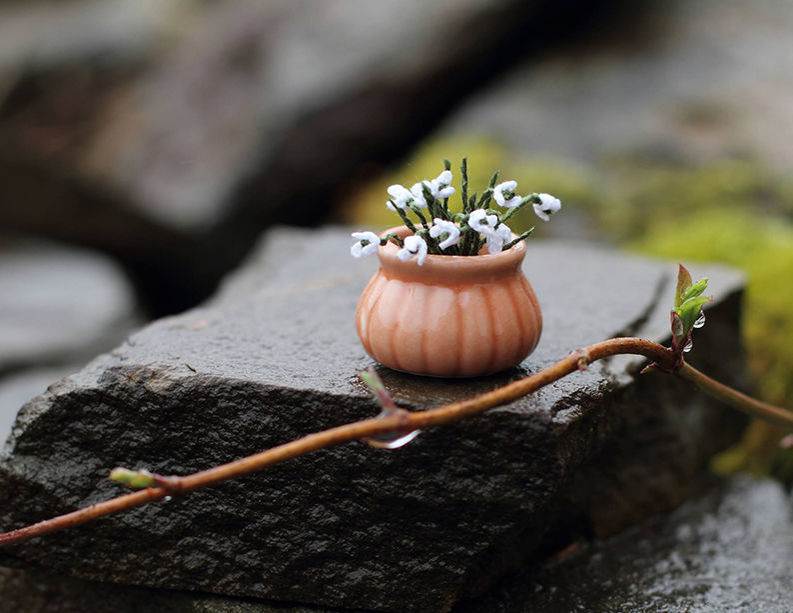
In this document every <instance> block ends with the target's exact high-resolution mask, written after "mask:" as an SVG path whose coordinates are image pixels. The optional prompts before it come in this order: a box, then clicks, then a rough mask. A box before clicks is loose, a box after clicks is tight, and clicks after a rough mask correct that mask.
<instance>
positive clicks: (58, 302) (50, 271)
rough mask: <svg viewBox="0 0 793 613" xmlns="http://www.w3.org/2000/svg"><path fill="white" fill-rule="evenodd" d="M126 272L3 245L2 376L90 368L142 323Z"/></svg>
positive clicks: (26, 244) (35, 247)
mask: <svg viewBox="0 0 793 613" xmlns="http://www.w3.org/2000/svg"><path fill="white" fill-rule="evenodd" d="M136 310H137V309H136V301H135V297H134V294H133V290H132V287H131V285H130V284H129V282H128V281H127V279H126V277H125V276H124V273H123V272H122V271H121V270H120V269H119V267H118V266H117V265H115V264H114V263H113V262H111V261H110V260H109V259H108V258H106V257H105V256H103V255H100V254H96V253H91V252H88V251H85V250H83V249H76V248H65V247H60V246H56V245H54V244H48V243H43V242H34V241H6V242H2V241H0V373H2V372H4V371H8V370H10V369H12V368H20V367H25V366H43V365H58V364H61V365H63V364H74V363H85V362H87V361H88V360H89V359H91V358H92V357H94V356H96V354H97V353H99V352H102V351H107V350H109V349H110V348H112V347H113V346H114V345H116V344H117V343H119V342H120V341H121V340H122V339H123V338H124V337H125V336H126V335H127V334H128V333H129V331H130V330H131V329H132V328H133V327H134V326H135V325H136V324H137V323H138V322H139V319H138V316H137V314H136Z"/></svg>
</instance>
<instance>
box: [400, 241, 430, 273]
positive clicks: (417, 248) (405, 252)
mask: <svg viewBox="0 0 793 613" xmlns="http://www.w3.org/2000/svg"><path fill="white" fill-rule="evenodd" d="M414 256H416V258H417V259H416V261H417V263H418V265H419V266H421V265H422V264H424V260H425V259H426V257H427V243H426V242H424V239H423V238H421V237H420V236H416V235H415V234H411V235H410V236H407V237H405V246H404V247H403V248H402V249H400V250H399V251H398V252H397V257H398V258H399V259H400V260H402V261H403V262H407V261H408V260H409V259H411V258H413V257H414Z"/></svg>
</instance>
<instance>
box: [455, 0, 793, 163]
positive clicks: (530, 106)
mask: <svg viewBox="0 0 793 613" xmlns="http://www.w3.org/2000/svg"><path fill="white" fill-rule="evenodd" d="M635 17H636V19H632V20H629V21H627V22H626V27H624V28H621V29H620V28H609V29H606V28H603V29H601V30H600V31H599V32H597V33H593V35H592V36H591V37H590V40H589V41H588V44H586V45H584V46H583V47H582V46H577V47H573V48H568V49H561V50H559V51H557V52H556V53H554V54H550V55H548V56H547V57H546V58H544V59H543V60H542V61H536V58H531V59H528V60H526V61H524V63H523V66H522V67H521V68H519V69H517V70H515V71H513V72H511V73H510V74H508V75H507V76H506V77H505V78H503V79H502V80H501V82H500V83H498V84H497V85H496V86H495V87H493V88H490V89H489V90H488V91H485V92H482V93H481V94H477V95H476V96H475V97H474V98H473V100H472V101H471V102H470V103H468V104H466V105H465V106H464V107H463V109H462V110H461V111H460V112H459V113H457V114H456V115H455V116H454V117H453V118H452V119H450V121H449V122H448V124H447V130H448V132H451V133H457V134H462V135H464V136H467V135H470V134H471V133H472V132H473V133H475V134H485V135H488V136H489V137H491V138H495V139H498V140H500V141H502V142H504V143H507V144H509V145H511V146H513V147H514V148H515V149H516V150H520V151H523V152H525V153H531V154H540V155H546V156H547V155H556V156H561V157H564V158H573V159H578V160H585V161H587V162H598V161H600V160H601V159H602V158H603V156H609V155H613V154H615V153H624V152H626V151H628V152H630V151H636V150H639V151H651V152H659V153H660V152H666V153H667V155H668V154H672V155H673V156H674V157H675V158H680V157H682V158H683V159H691V158H693V159H712V158H714V157H715V158H723V156H724V155H725V153H735V152H738V153H742V154H749V155H751V156H754V157H756V158H758V159H760V160H761V161H762V162H763V163H764V164H766V165H768V166H769V167H771V168H775V169H778V170H779V171H781V172H787V171H788V169H789V168H790V166H791V164H793V147H792V146H791V141H790V139H789V138H788V137H787V133H786V132H785V131H784V130H780V129H779V127H780V126H790V125H791V124H792V123H793V107H792V106H791V105H790V104H787V102H786V101H787V100H789V99H790V96H791V95H793V54H791V53H790V38H789V32H790V29H791V27H793V10H791V6H790V3H788V2H786V0H761V1H759V2H753V3H751V4H747V3H746V2H742V1H741V0H726V1H723V0H696V1H691V2H671V3H664V5H663V7H661V6H659V7H656V8H655V9H653V10H645V11H641V12H639V13H638V14H637V15H635Z"/></svg>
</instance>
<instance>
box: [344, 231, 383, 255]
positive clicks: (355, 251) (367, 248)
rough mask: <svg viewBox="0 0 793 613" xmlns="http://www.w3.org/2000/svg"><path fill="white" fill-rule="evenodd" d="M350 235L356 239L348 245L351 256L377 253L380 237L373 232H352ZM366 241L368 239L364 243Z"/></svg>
mask: <svg viewBox="0 0 793 613" xmlns="http://www.w3.org/2000/svg"><path fill="white" fill-rule="evenodd" d="M352 237H353V238H354V239H355V240H356V241H357V242H356V243H354V244H353V246H352V247H350V253H351V254H352V257H354V258H360V257H363V256H366V255H374V254H375V253H377V248H378V247H379V246H380V237H379V236H377V234H375V233H374V232H353V233H352ZM366 241H368V244H366V245H364V242H366Z"/></svg>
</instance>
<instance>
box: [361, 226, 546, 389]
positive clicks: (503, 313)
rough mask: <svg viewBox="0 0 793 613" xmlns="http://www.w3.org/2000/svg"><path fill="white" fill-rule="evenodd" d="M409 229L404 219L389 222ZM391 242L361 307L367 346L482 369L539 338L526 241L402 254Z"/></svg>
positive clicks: (380, 353)
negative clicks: (493, 250) (474, 250)
mask: <svg viewBox="0 0 793 613" xmlns="http://www.w3.org/2000/svg"><path fill="white" fill-rule="evenodd" d="M389 232H394V233H396V234H399V235H400V236H402V237H404V236H406V235H408V233H409V232H408V230H407V228H405V227H404V226H401V227H398V228H392V229H390V230H386V231H385V232H384V233H383V234H384V235H385V234H386V233H389ZM398 251H399V248H398V247H397V246H396V245H395V244H393V243H391V242H389V243H388V244H387V245H385V246H384V247H381V248H380V250H379V251H378V257H379V258H380V269H379V270H378V271H377V273H375V275H374V277H372V279H371V280H370V281H369V284H368V285H367V286H366V289H364V291H363V294H361V299H360V300H359V302H358V308H357V309H356V311H355V323H356V326H357V328H358V336H360V338H361V343H363V346H364V349H366V352H367V353H368V354H369V355H370V356H372V357H373V358H374V359H375V360H377V361H378V362H380V363H381V364H384V365H385V366H388V367H390V368H393V369H395V370H401V371H405V372H410V373H414V374H419V375H432V376H435V377H476V376H480V375H488V374H492V373H495V372H499V371H501V370H504V369H506V368H509V367H511V366H515V365H517V364H519V363H520V362H521V361H523V359H524V358H525V357H526V356H527V355H529V354H530V353H531V352H532V351H533V350H534V348H535V347H536V346H537V342H538V341H539V340H540V333H541V332H542V315H541V313H540V306H539V304H538V303H537V298H536V297H535V295H534V291H533V290H532V288H531V285H529V281H528V280H527V279H526V277H525V275H524V274H523V272H522V270H521V262H522V261H523V257H524V256H525V255H526V245H525V243H524V242H520V243H518V244H517V245H515V246H514V247H512V248H511V249H509V250H508V251H503V252H501V253H498V254H492V255H491V254H485V255H478V256H453V255H428V256H427V259H426V260H425V262H424V265H423V266H419V265H418V263H417V262H416V260H415V259H412V260H408V261H407V262H402V261H400V260H399V259H398V258H397V257H396V254H397V252H398Z"/></svg>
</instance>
